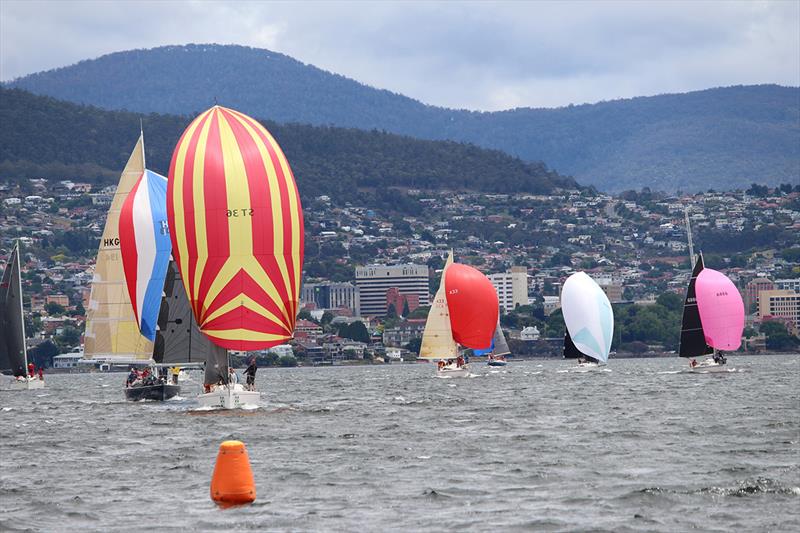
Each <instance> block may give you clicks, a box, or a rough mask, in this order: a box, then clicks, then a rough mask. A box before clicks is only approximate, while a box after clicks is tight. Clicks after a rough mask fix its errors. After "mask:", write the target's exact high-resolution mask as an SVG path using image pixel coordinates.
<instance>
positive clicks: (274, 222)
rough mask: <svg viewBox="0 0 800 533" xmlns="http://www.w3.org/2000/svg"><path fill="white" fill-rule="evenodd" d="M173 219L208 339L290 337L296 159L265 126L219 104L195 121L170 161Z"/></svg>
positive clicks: (240, 342)
mask: <svg viewBox="0 0 800 533" xmlns="http://www.w3.org/2000/svg"><path fill="white" fill-rule="evenodd" d="M167 218H168V221H169V227H170V236H171V239H172V254H173V256H174V258H175V260H176V261H177V263H178V268H179V269H180V272H181V276H182V277H183V281H184V284H185V286H186V292H187V294H188V296H189V301H190V302H191V304H192V309H193V311H194V316H195V318H196V319H197V323H198V325H199V326H200V330H201V331H202V332H203V333H205V334H206V335H207V336H208V337H209V338H210V339H211V340H212V341H213V342H214V343H216V344H217V345H219V346H222V347H223V348H228V349H231V350H259V349H263V348H269V347H271V346H275V345H278V344H281V343H283V342H285V341H286V340H287V339H289V338H291V337H292V332H293V331H294V324H295V318H296V316H297V310H298V301H299V296H300V275H301V272H302V270H303V211H302V207H301V206H300V196H299V194H298V193H297V185H296V184H295V182H294V176H293V175H292V170H291V169H290V168H289V162H288V161H287V160H286V157H285V156H284V155H283V152H282V151H281V148H280V147H279V146H278V143H277V142H275V139H273V138H272V135H270V133H269V132H268V131H267V130H266V129H265V128H264V127H263V126H262V125H261V124H259V123H258V122H256V121H255V120H254V119H252V118H250V117H248V116H247V115H244V114H242V113H239V112H238V111H234V110H232V109H227V108H224V107H220V106H214V107H212V108H211V109H209V110H208V111H206V112H204V113H202V114H201V115H200V116H198V117H197V118H196V119H194V121H193V122H192V123H191V124H189V127H187V128H186V131H184V132H183V136H181V138H180V140H179V141H178V145H177V146H176V147H175V152H174V153H173V154H172V163H171V165H170V169H169V182H168V186H167Z"/></svg>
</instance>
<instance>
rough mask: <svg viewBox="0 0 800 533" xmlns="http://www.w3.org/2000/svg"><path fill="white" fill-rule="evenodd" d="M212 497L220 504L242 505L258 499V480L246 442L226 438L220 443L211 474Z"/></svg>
mask: <svg viewBox="0 0 800 533" xmlns="http://www.w3.org/2000/svg"><path fill="white" fill-rule="evenodd" d="M211 499H212V500H214V501H215V502H216V503H218V504H220V505H223V506H225V505H242V504H245V503H252V502H254V501H255V499H256V482H255V480H254V479H253V470H252V469H251V468H250V458H249V457H248V456H247V449H245V447H244V443H243V442H241V441H238V440H226V441H225V442H223V443H222V444H220V445H219V454H217V464H216V465H215V466H214V475H212V476H211Z"/></svg>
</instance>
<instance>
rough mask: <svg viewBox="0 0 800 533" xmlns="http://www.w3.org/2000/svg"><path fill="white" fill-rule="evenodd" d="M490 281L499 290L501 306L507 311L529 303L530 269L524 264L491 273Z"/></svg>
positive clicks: (498, 296) (498, 297) (498, 295)
mask: <svg viewBox="0 0 800 533" xmlns="http://www.w3.org/2000/svg"><path fill="white" fill-rule="evenodd" d="M487 277H488V278H489V281H491V282H492V285H494V288H495V290H496V291H497V299H498V300H500V308H501V309H503V311H505V312H506V313H508V312H510V311H513V310H514V308H516V307H517V306H518V305H527V304H528V270H527V268H525V267H523V266H515V267H511V270H509V271H507V272H501V273H498V274H489V275H488V276H487Z"/></svg>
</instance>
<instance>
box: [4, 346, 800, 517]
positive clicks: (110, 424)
mask: <svg viewBox="0 0 800 533" xmlns="http://www.w3.org/2000/svg"><path fill="white" fill-rule="evenodd" d="M729 364H730V366H731V367H732V368H733V369H735V370H734V371H731V372H728V373H725V374H722V375H710V374H707V375H696V374H690V373H686V372H684V371H683V369H684V368H685V367H686V362H685V361H684V360H679V359H642V360H612V361H611V362H610V364H609V365H608V367H607V368H606V369H605V370H601V371H593V372H588V373H576V372H571V371H568V370H569V369H571V368H572V365H573V363H571V362H568V361H562V360H558V361H556V360H546V361H541V362H536V361H530V362H514V363H511V364H510V365H509V366H508V367H506V368H505V369H502V370H500V371H497V370H495V369H490V368H489V367H487V366H485V365H484V364H483V363H477V364H476V363H473V373H474V374H475V377H473V378H469V379H437V378H435V377H433V376H432V375H433V373H434V368H433V366H432V365H424V364H419V365H392V366H365V367H333V368H296V369H261V370H260V371H259V374H258V385H259V388H260V390H262V391H263V392H264V394H263V396H262V406H261V407H260V408H259V409H256V410H253V411H228V412H207V411H199V410H198V409H197V405H196V403H195V402H194V401H193V400H192V395H193V394H195V393H196V392H197V391H198V390H199V385H198V384H197V383H189V384H188V385H187V384H185V385H184V392H183V393H182V397H180V398H178V399H174V400H172V401H169V402H165V403H138V404H134V403H128V402H126V401H124V399H123V393H122V390H121V386H122V382H123V381H124V379H125V376H124V375H123V374H78V375H50V376H46V379H47V385H48V387H47V389H45V390H40V391H20V392H9V391H4V392H0V530H3V531H138V530H143V529H157V528H158V529H162V530H175V531H190V530H191V531H218V530H221V529H222V530H234V531H243V530H257V531H283V530H293V531H359V532H365V531H440V530H441V531H452V530H458V531H530V530H536V531H551V530H552V531H589V530H591V531H614V532H624V531H689V530H701V531H798V530H800V357H798V356H763V357H744V356H742V357H730V358H729ZM195 376H196V377H197V378H199V377H200V376H199V374H195ZM227 439H238V440H242V441H244V442H245V444H246V445H247V449H248V452H249V455H250V461H251V464H252V467H253V472H254V475H255V480H256V487H257V493H258V497H257V500H256V502H255V503H254V504H253V505H250V506H245V507H237V508H232V509H225V510H222V509H219V508H217V507H216V506H215V505H214V504H213V503H212V502H211V500H210V499H209V483H210V479H211V473H212V471H213V468H214V461H215V458H216V453H217V450H218V447H219V444H220V443H221V442H222V441H224V440H227Z"/></svg>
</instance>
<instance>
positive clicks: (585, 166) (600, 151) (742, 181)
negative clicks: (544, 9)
mask: <svg viewBox="0 0 800 533" xmlns="http://www.w3.org/2000/svg"><path fill="white" fill-rule="evenodd" d="M10 85H12V86H15V87H21V88H25V89H27V90H30V91H32V92H34V93H37V94H45V95H50V96H53V97H56V98H60V99H64V100H69V101H73V102H79V103H86V104H92V105H96V106H100V107H103V108H107V109H128V110H132V111H137V112H159V113H172V114H180V115H191V114H194V113H196V112H197V111H199V110H202V109H205V108H207V107H208V106H209V105H211V103H213V101H214V98H217V99H218V101H219V102H220V103H222V104H224V105H227V106H229V107H234V108H236V109H240V110H242V111H244V112H247V113H249V114H251V115H254V116H258V117H265V118H268V119H270V120H273V121H276V122H279V123H286V122H298V123H308V124H316V125H335V126H342V127H350V128H359V129H363V130H372V129H377V130H385V131H389V132H393V133H399V134H403V135H410V136H413V137H418V138H424V139H451V140H455V141H464V142H470V143H475V144H477V145H480V146H484V147H488V148H495V149H500V150H503V151H506V152H508V153H510V154H512V155H516V156H519V157H521V158H522V159H525V160H528V161H545V162H546V163H547V164H548V165H550V166H551V167H552V168H555V169H557V170H559V171H560V172H563V173H568V174H571V175H574V176H575V177H576V178H577V179H578V180H579V181H580V182H581V183H586V184H591V185H595V186H596V187H598V188H599V189H601V190H608V191H619V190H624V189H630V188H637V189H638V188H641V187H645V186H647V187H651V188H654V189H663V190H676V189H683V190H699V189H702V190H705V189H708V188H710V187H712V188H717V189H728V188H734V187H746V186H748V185H749V184H750V183H753V182H757V183H764V184H772V185H775V184H778V183H781V182H787V181H790V182H795V183H796V182H797V181H798V180H800V89H798V88H796V87H792V88H787V87H778V86H774V85H773V86H745V87H728V88H719V89H709V90H705V91H698V92H692V93H686V94H676V95H661V96H653V97H642V98H634V99H629V100H617V101H611V102H602V103H598V104H592V105H580V106H569V107H565V108H558V109H529V108H525V109H514V110H509V111H502V112H494V113H479V112H471V111H464V110H451V109H444V108H438V107H433V106H427V105H424V104H422V103H420V102H418V101H416V100H413V99H410V98H407V97H405V96H402V95H398V94H394V93H391V92H389V91H385V90H378V89H374V88H371V87H368V86H365V85H363V84H360V83H358V82H356V81H354V80H350V79H348V78H345V77H342V76H339V75H336V74H332V73H329V72H326V71H323V70H320V69H318V68H316V67H313V66H311V65H305V64H303V63H301V62H299V61H296V60H294V59H292V58H290V57H288V56H285V55H282V54H278V53H274V52H270V51H268V50H259V49H254V48H247V47H241V46H220V45H187V46H168V47H161V48H155V49H152V50H133V51H128V52H119V53H114V54H110V55H106V56H103V57H101V58H98V59H94V60H89V61H82V62H80V63H78V64H76V65H72V66H69V67H65V68H60V69H55V70H51V71H47V72H42V73H38V74H33V75H30V76H27V77H24V78H21V79H18V80H15V81H13V82H12V83H11V84H10ZM134 88H135V90H134Z"/></svg>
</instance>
